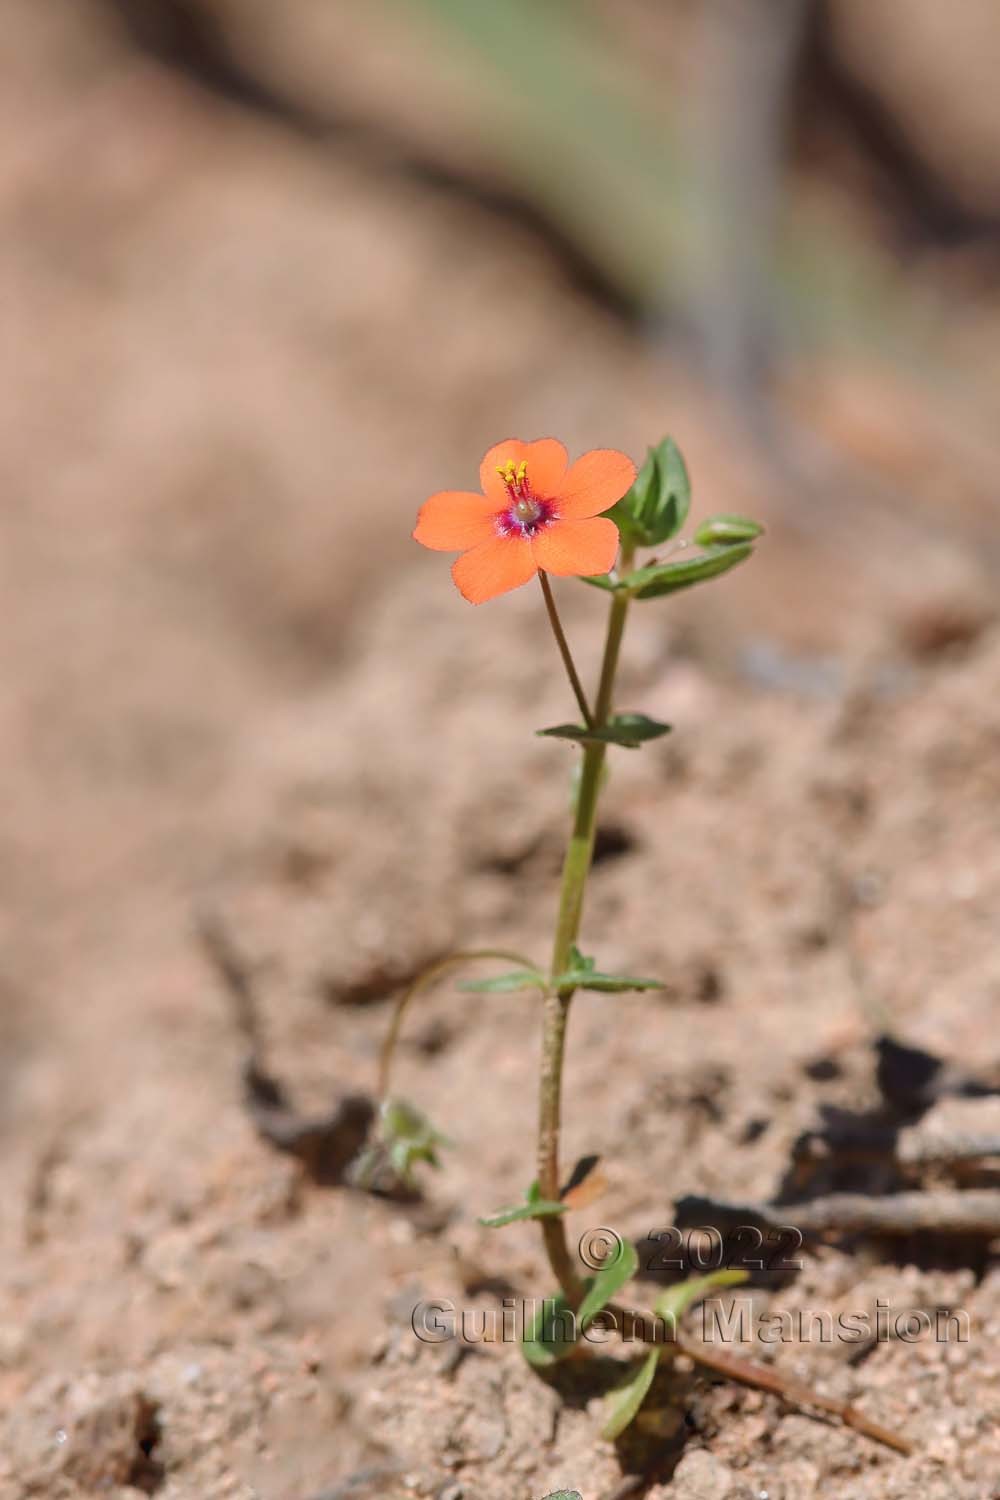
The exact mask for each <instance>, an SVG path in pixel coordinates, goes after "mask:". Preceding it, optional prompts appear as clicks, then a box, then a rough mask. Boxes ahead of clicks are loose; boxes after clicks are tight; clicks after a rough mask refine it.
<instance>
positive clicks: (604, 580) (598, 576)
mask: <svg viewBox="0 0 1000 1500" xmlns="http://www.w3.org/2000/svg"><path fill="white" fill-rule="evenodd" d="M609 514H610V513H609ZM612 519H613V517H612ZM580 582H581V583H589V584H590V585H591V587H592V588H595V589H604V590H605V591H606V592H607V593H609V594H617V593H618V592H619V590H620V589H623V588H624V587H625V585H624V584H623V583H622V581H621V579H620V578H612V576H611V574H610V573H592V574H591V575H590V576H589V577H588V578H581V579H580Z"/></svg>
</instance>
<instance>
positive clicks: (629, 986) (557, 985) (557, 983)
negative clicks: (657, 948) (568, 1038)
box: [552, 969, 666, 995]
mask: <svg viewBox="0 0 1000 1500" xmlns="http://www.w3.org/2000/svg"><path fill="white" fill-rule="evenodd" d="M552 985H553V988H554V989H557V990H568V989H574V990H597V991H599V992H600V993H601V994H604V995H621V994H624V993H625V992H626V991H627V990H663V989H666V985H665V984H664V983H663V981H662V980H661V979H638V978H636V977H635V976H634V975H632V974H602V973H600V972H599V971H598V970H597V969H567V970H566V972H565V973H564V974H557V975H556V977H555V979H554V980H553V981H552Z"/></svg>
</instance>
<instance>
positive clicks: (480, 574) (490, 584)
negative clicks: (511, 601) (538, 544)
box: [451, 533, 617, 604]
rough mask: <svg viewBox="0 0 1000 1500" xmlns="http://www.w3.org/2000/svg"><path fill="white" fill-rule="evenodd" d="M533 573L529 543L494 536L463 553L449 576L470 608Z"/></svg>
mask: <svg viewBox="0 0 1000 1500" xmlns="http://www.w3.org/2000/svg"><path fill="white" fill-rule="evenodd" d="M616 534H617V533H616ZM537 572H538V569H537V567H536V565H535V560H534V558H533V557H532V555H531V543H530V542H528V541H525V539H524V537H520V536H495V537H493V539H492V540H491V541H488V542H481V543H480V544H479V546H478V547H473V548H472V550H471V551H470V552H466V553H463V555H462V556H461V557H460V558H459V559H458V561H457V562H456V563H455V565H454V566H453V568H452V570H451V576H452V578H454V580H455V583H456V584H457V586H458V590H459V593H460V594H461V595H462V596H463V598H465V599H468V601H469V603H470V604H485V603H486V600H487V599H495V598H496V596H497V594H506V593H507V592H508V591H509V590H510V589H516V588H520V586H521V584H522V583H527V582H528V579H529V578H534V576H535V574H536V573H537Z"/></svg>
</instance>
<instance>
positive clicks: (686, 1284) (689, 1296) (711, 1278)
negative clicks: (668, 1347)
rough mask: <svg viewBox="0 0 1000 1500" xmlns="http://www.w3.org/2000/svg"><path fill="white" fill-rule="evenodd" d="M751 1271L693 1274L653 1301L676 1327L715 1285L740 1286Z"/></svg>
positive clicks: (658, 1312)
mask: <svg viewBox="0 0 1000 1500" xmlns="http://www.w3.org/2000/svg"><path fill="white" fill-rule="evenodd" d="M749 1275H750V1272H749V1271H742V1270H741V1271H711V1272H709V1274H708V1275H707V1276H691V1277H689V1278H688V1280H687V1281H679V1282H678V1283H677V1285H676V1286H668V1287H667V1289H666V1291H665V1292H662V1293H661V1294H660V1296H659V1297H657V1299H656V1301H655V1302H654V1303H653V1307H654V1308H655V1310H656V1312H657V1314H658V1315H659V1317H661V1318H663V1319H664V1321H665V1322H668V1323H671V1324H672V1325H673V1326H675V1327H676V1325H677V1323H678V1322H679V1321H680V1319H681V1318H682V1317H683V1316H684V1314H685V1313H686V1312H687V1310H688V1308H689V1307H692V1306H693V1305H694V1303H696V1302H700V1301H701V1299H702V1297H704V1296H706V1295H707V1294H708V1293H709V1292H710V1291H712V1289H713V1288H714V1287H717V1286H739V1285H740V1283H741V1282H744V1281H746V1280H747V1278H748V1277H749Z"/></svg>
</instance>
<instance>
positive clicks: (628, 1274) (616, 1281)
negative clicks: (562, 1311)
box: [577, 1240, 639, 1331]
mask: <svg viewBox="0 0 1000 1500" xmlns="http://www.w3.org/2000/svg"><path fill="white" fill-rule="evenodd" d="M638 1269H639V1257H638V1255H637V1254H636V1249H635V1246H634V1245H632V1244H630V1243H629V1241H628V1240H622V1241H621V1243H620V1246H619V1250H618V1253H617V1255H616V1256H615V1258H614V1260H609V1261H608V1263H607V1265H604V1266H602V1267H601V1269H600V1270H599V1271H598V1273H597V1275H596V1276H594V1277H592V1278H591V1280H590V1284H589V1286H588V1288H587V1292H586V1294H585V1296H584V1299H583V1301H582V1302H581V1303H580V1307H579V1309H578V1311H577V1317H578V1318H579V1320H580V1329H581V1331H582V1330H583V1329H584V1328H586V1326H587V1324H588V1323H589V1322H590V1321H591V1319H592V1318H595V1317H596V1316H597V1314H598V1313H599V1312H600V1310H601V1308H602V1307H606V1306H607V1304H608V1303H609V1302H610V1301H611V1299H612V1297H613V1296H614V1295H615V1293H616V1292H619V1291H621V1289H622V1287H623V1286H624V1285H625V1283H626V1282H627V1281H631V1280H632V1277H633V1276H634V1275H635V1273H636V1271H638Z"/></svg>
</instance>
